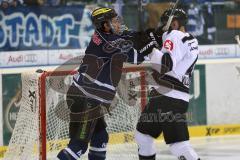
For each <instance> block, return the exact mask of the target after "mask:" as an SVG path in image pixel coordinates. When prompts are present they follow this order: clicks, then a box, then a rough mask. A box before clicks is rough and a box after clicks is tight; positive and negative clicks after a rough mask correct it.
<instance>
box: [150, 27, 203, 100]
mask: <svg viewBox="0 0 240 160" xmlns="http://www.w3.org/2000/svg"><path fill="white" fill-rule="evenodd" d="M166 53H167V54H169V55H170V57H171V60H172V61H171V69H170V71H168V72H166V73H165V74H164V75H162V76H161V77H160V79H161V81H162V82H164V83H157V84H158V85H157V86H156V85H155V86H154V88H155V89H156V90H157V91H158V92H159V93H161V94H163V95H165V96H168V97H172V98H176V99H182V100H184V101H187V102H188V101H189V98H190V96H189V86H190V78H191V76H192V73H193V70H194V66H195V63H196V61H197V59H198V54H199V50H198V41H197V39H196V38H194V37H193V36H192V35H190V34H189V33H184V32H181V31H178V30H172V31H171V32H170V33H169V32H165V33H164V34H163V47H162V50H161V51H159V50H157V49H154V50H153V52H152V53H151V55H150V60H151V63H152V68H153V69H155V70H156V71H159V72H160V67H159V66H161V64H162V57H163V55H164V54H166Z"/></svg>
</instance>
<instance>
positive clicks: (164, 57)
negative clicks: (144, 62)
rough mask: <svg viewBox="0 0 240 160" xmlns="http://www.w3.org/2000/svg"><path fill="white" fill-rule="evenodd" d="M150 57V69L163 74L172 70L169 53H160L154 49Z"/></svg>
mask: <svg viewBox="0 0 240 160" xmlns="http://www.w3.org/2000/svg"><path fill="white" fill-rule="evenodd" d="M150 56H151V63H152V68H153V69H154V70H156V71H157V72H159V73H161V74H164V73H167V72H169V71H171V70H172V69H173V60H172V58H171V56H170V54H169V53H162V52H161V51H159V50H157V49H155V50H153V52H152V54H151V55H150Z"/></svg>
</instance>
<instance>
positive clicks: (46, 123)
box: [4, 67, 147, 160]
mask: <svg viewBox="0 0 240 160" xmlns="http://www.w3.org/2000/svg"><path fill="white" fill-rule="evenodd" d="M73 74H74V72H73V71H55V72H43V73H24V74H22V99H21V102H20V103H21V107H20V110H19V113H18V117H17V121H16V124H15V128H14V130H13V134H12V137H11V140H10V143H9V146H8V150H7V152H6V153H5V156H4V160H54V159H57V158H56V155H57V153H58V152H59V151H60V150H61V149H63V148H65V147H66V146H67V144H68V141H69V139H68V134H69V131H68V126H69V121H68V118H67V117H68V113H67V112H66V110H67V106H66V103H64V102H65V99H66V91H67V89H68V87H69V85H70V84H71V82H72V75H73ZM146 97H147V88H146V81H145V71H144V68H143V67H125V68H124V70H123V74H122V77H121V80H120V83H119V85H118V92H117V94H116V96H115V98H114V100H113V103H112V104H111V105H112V106H113V107H114V109H113V110H112V111H111V115H109V114H106V115H105V119H106V122H107V125H108V127H107V130H108V133H109V135H110V140H109V144H108V146H107V150H108V152H107V159H108V160H115V159H126V160H127V159H129V160H130V159H136V158H137V146H136V145H135V143H132V142H133V133H134V130H135V127H136V123H137V120H138V118H139V116H140V112H141V110H142V108H143V107H144V106H145V104H146V101H147V98H146ZM59 106H61V107H59ZM59 108H61V109H62V110H59ZM59 117H62V118H59ZM64 117H65V118H64ZM131 151H132V154H130V152H131ZM120 153H126V154H125V155H120ZM133 153H134V154H133ZM86 155H87V154H85V157H83V159H87V158H86ZM134 157H135V158H134Z"/></svg>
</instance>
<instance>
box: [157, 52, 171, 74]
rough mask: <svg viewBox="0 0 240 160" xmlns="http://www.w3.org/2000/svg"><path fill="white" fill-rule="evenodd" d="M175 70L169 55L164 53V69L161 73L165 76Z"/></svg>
mask: <svg viewBox="0 0 240 160" xmlns="http://www.w3.org/2000/svg"><path fill="white" fill-rule="evenodd" d="M172 68H173V61H172V58H171V56H170V54H169V53H164V54H163V56H162V67H161V71H160V73H162V74H164V73H167V72H169V71H171V70H172Z"/></svg>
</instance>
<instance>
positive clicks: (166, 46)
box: [163, 40, 173, 51]
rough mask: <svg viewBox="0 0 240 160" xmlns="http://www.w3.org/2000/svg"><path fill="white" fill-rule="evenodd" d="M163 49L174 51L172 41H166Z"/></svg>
mask: <svg viewBox="0 0 240 160" xmlns="http://www.w3.org/2000/svg"><path fill="white" fill-rule="evenodd" d="M163 47H164V48H165V49H167V50H170V51H172V50H173V42H172V41H170V40H166V41H165V42H164V44H163Z"/></svg>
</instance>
